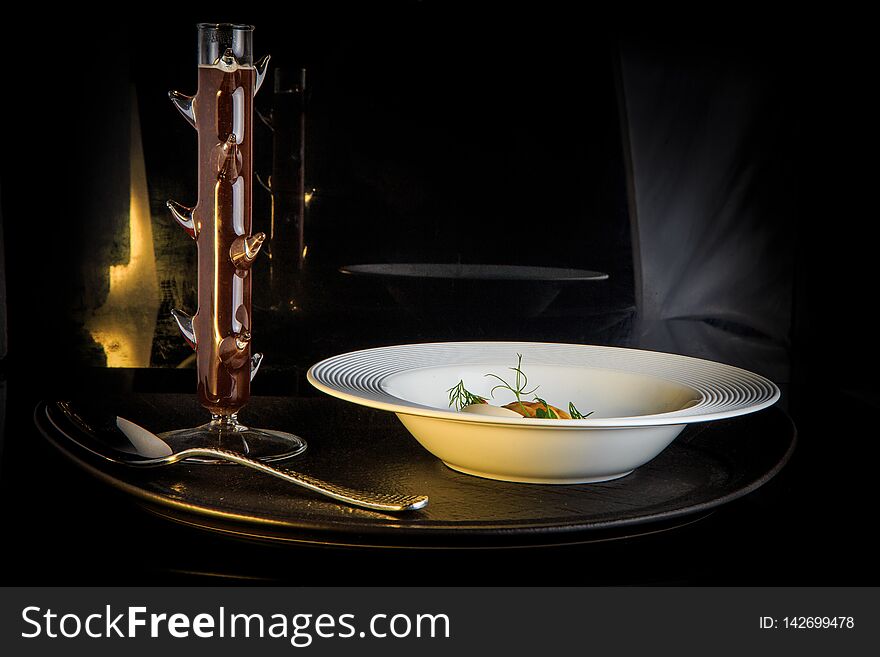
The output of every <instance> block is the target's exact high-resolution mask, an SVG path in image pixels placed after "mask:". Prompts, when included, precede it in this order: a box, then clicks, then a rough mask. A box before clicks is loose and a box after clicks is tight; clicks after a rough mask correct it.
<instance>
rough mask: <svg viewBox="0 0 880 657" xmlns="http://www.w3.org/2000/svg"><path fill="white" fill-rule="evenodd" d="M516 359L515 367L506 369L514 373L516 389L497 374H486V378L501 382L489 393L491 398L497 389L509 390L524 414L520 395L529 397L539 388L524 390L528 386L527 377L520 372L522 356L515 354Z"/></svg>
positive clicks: (524, 408)
mask: <svg viewBox="0 0 880 657" xmlns="http://www.w3.org/2000/svg"><path fill="white" fill-rule="evenodd" d="M516 358H517V361H516V367H508V368H507V369H510V370H513V371H514V372H516V379H515V381H514V383H515V385H516V387H514V386H512V385H510V384H509V383H508V382H507V381H505V380H504V379H502V378H501V377H500V376H498V375H497V374H487V375H486V376H491V377H492V378H495V379H498V380H499V381H501V383H500V384H498V385H497V386H495V387H494V388H492V389H491V390H490V391H489V394H490V395H491V396H492V397H495V391H496V390H498V388H504V389H505V390H510V392H512V393H513V394H514V396H515V397H516V401H518V402H519V407H520V408H521V409H523V412H525V410H526V407H525V406H524V405H523V403H522V398H521V395H531V394H532V393H533V392H535V390H537V389H538V388H540V387H541V386H535V387H534V388H532V389H531V390H528V391H527V390H526V387H528V385H529V377H527V376H526V374H525V372H523V371H522V354H517V355H516Z"/></svg>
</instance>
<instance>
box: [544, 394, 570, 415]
mask: <svg viewBox="0 0 880 657" xmlns="http://www.w3.org/2000/svg"><path fill="white" fill-rule="evenodd" d="M535 401H537V402H539V403H541V404H544V408H536V409H535V417H540V418H543V419H545V420H558V419H559V416H558V415H556V412H555V411H554V410H553V409H552V408H551V407H550V404H548V403H547V401H546V400H544V399H541V398H540V397H538V395H535ZM568 406H569V408H570V407H571V402H569V403H568ZM572 417H574V416H572Z"/></svg>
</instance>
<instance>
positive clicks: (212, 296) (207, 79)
mask: <svg viewBox="0 0 880 657" xmlns="http://www.w3.org/2000/svg"><path fill="white" fill-rule="evenodd" d="M255 80H256V71H255V70H254V69H253V68H250V67H248V68H237V69H236V70H234V71H231V72H227V71H224V70H222V69H221V68H219V67H213V66H200V67H199V89H198V93H197V95H196V98H195V103H194V113H195V119H196V129H197V130H198V135H199V201H198V205H196V208H195V211H194V218H195V225H196V229H197V231H198V234H197V238H196V239H197V240H198V250H199V309H198V312H197V313H196V315H195V317H194V318H193V329H194V331H195V336H196V343H197V367H198V397H199V402H200V403H201V404H202V405H203V406H204V407H205V408H207V409H208V410H210V411H211V412H212V413H215V414H219V415H231V414H233V413H236V412H237V411H238V410H239V409H240V408H241V407H242V406H244V405H245V404H246V403H247V401H248V398H249V397H250V376H251V372H250V370H251V348H250V332H251V276H250V274H249V272H248V270H247V268H245V269H243V270H238V271H237V270H236V266H235V265H234V264H233V262H232V260H231V258H230V247H231V246H232V243H233V241H235V239H236V238H237V237H240V236H244V237H248V236H250V234H251V152H252V144H251V134H252V130H253V117H252V108H253V102H252V99H253V96H254V84H255ZM233 134H234V135H235V143H234V144H231V145H230V144H229V143H228V142H229V137H230V135H233Z"/></svg>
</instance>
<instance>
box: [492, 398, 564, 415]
mask: <svg viewBox="0 0 880 657" xmlns="http://www.w3.org/2000/svg"><path fill="white" fill-rule="evenodd" d="M548 407H549V408H550V410H551V411H553V412H554V413H555V414H556V417H557V418H559V419H560V420H570V419H571V415H569V414H568V413H566V412H565V411H563V410H562V409H561V408H556V407H555V406H553V405H552V404H547V405H546V406H545V405H544V404H542V403H541V402H538V401H533V402H528V401H524V402H518V401H515V402H510V403H509V404H505V405H504V406H503V407H502V408H507V409H510V410H511V411H513V412H515V413H519V414H520V415H522V416H523V417H537V413H538V409H542V410H544V411H546V410H547V408H548Z"/></svg>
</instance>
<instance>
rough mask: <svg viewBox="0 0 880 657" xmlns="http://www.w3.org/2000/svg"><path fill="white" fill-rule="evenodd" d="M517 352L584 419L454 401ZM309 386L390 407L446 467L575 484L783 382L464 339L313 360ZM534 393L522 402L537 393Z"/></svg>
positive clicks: (542, 392)
mask: <svg viewBox="0 0 880 657" xmlns="http://www.w3.org/2000/svg"><path fill="white" fill-rule="evenodd" d="M517 354H522V357H523V358H522V370H523V371H524V372H525V373H526V375H528V377H529V389H531V388H533V387H534V386H535V385H539V386H540V387H539V388H538V390H537V391H536V393H535V394H537V395H539V396H540V397H541V398H543V399H546V400H547V401H548V402H549V403H550V404H553V405H555V406H558V407H560V408H563V409H566V408H567V407H568V402H569V401H572V402H574V404H575V406H576V407H577V408H578V409H579V410H580V411H581V412H582V413H588V412H590V411H592V414H591V415H590V416H589V417H588V418H585V419H582V420H553V419H534V418H528V419H527V418H513V417H510V418H508V417H493V416H487V415H477V414H471V413H461V412H458V411H456V410H455V409H454V408H450V407H449V406H448V403H449V398H448V393H447V391H448V389H449V388H451V387H453V386H455V385H456V384H457V383H458V382H459V381H460V380H461V381H464V384H465V387H466V388H467V389H468V390H469V391H470V392H472V393H474V394H478V395H481V396H483V397H487V398H489V400H490V402H491V403H494V404H498V405H501V404H505V403H507V402H510V401H513V400H514V399H515V398H514V396H513V395H512V394H511V393H507V394H506V396H505V394H503V393H504V391H500V390H497V391H496V393H495V397H494V398H492V397H491V389H492V387H493V386H494V385H496V384H497V383H498V381H497V380H495V379H492V378H490V377H486V376H485V375H486V374H489V373H492V374H497V375H500V376H502V377H504V378H505V379H507V380H508V381H512V379H513V376H514V373H513V372H512V371H510V369H509V368H510V367H512V366H514V365H516V363H517ZM308 379H309V382H310V383H311V384H312V385H314V386H315V387H316V388H318V389H319V390H322V391H324V392H326V393H328V394H330V395H333V396H334V397H339V398H340V399H345V400H348V401H351V402H354V403H356V404H361V405H364V406H370V407H373V408H378V409H383V410H388V411H392V412H394V413H396V414H397V417H398V418H400V420H401V422H403V425H404V426H405V427H406V428H407V429H408V430H409V432H410V433H411V434H412V435H413V436H414V437H415V439H416V440H418V441H419V442H420V443H421V444H422V445H423V446H424V447H425V449H427V450H428V451H429V452H431V453H432V454H434V455H435V456H437V457H438V458H440V459H441V460H442V461H443V462H444V463H445V464H446V465H448V466H449V467H450V468H453V469H455V470H458V471H460V472H464V473H467V474H472V475H477V476H480V477H487V478H490V479H500V480H504V481H516V482H528V483H545V484H547V483H549V484H573V483H588V482H598V481H607V480H610V479H616V478H618V477H623V476H625V475H627V474H629V473H630V472H632V471H633V470H634V469H635V468H637V467H639V466H640V465H644V464H645V463H647V462H648V461H650V460H651V459H653V458H654V457H655V456H657V454H659V453H660V452H661V451H662V450H663V449H664V448H665V447H666V446H667V445H669V444H670V443H671V442H672V441H673V440H674V439H675V437H676V436H677V435H678V434H679V433H681V431H682V429H684V427H685V426H686V425H687V424H690V423H693V422H707V421H711V420H716V419H721V418H728V417H734V416H737V415H744V414H746V413H752V412H755V411H758V410H761V409H763V408H766V407H767V406H770V405H771V404H773V403H774V402H775V401H776V400H777V399H778V398H779V389H778V388H777V387H776V385H774V384H773V383H772V382H770V381H768V380H767V379H765V378H763V377H761V376H758V375H757V374H753V373H752V372H747V371H745V370H742V369H739V368H736V367H732V366H730V365H724V364H722V363H715V362H711V361H707V360H701V359H697V358H690V357H687V356H679V355H676V354H664V353H658V352H652V351H641V350H636V349H622V348H618V347H598V346H592V345H569V344H553V343H534V342H458V343H431V344H414V345H400V346H393V347H380V348H376V349H365V350H362V351H355V352H351V353H347V354H341V355H338V356H334V357H332V358H328V359H326V360H323V361H321V362H320V363H317V364H316V365H314V366H312V368H311V369H310V370H309V372H308ZM531 397H532V396H531V395H530V396H528V397H526V399H527V400H528V399H531Z"/></svg>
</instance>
